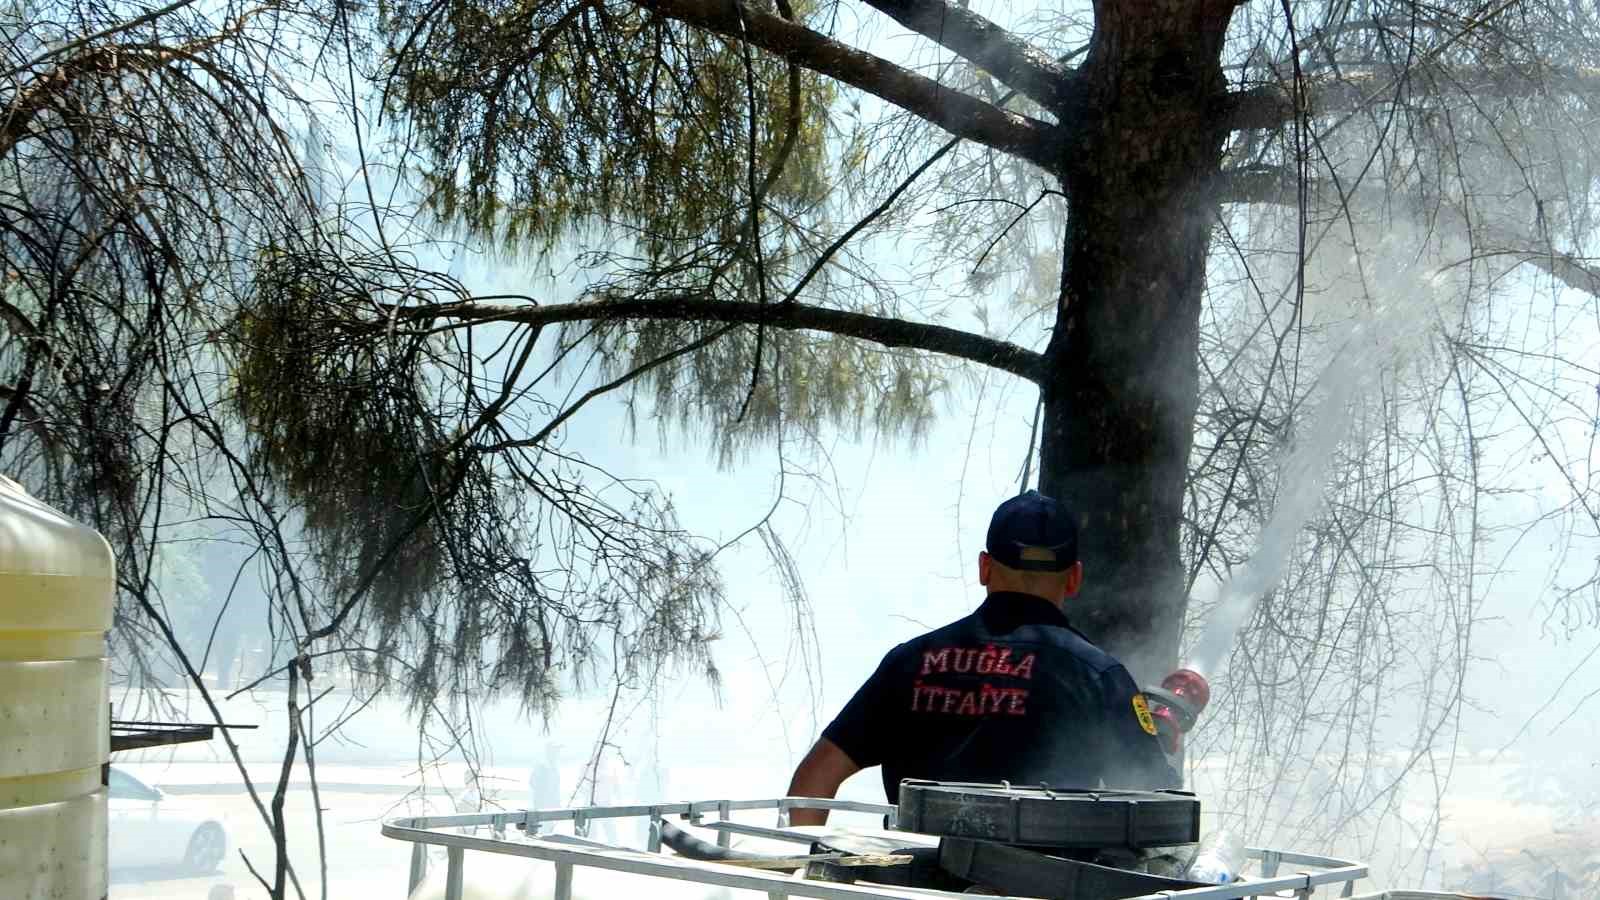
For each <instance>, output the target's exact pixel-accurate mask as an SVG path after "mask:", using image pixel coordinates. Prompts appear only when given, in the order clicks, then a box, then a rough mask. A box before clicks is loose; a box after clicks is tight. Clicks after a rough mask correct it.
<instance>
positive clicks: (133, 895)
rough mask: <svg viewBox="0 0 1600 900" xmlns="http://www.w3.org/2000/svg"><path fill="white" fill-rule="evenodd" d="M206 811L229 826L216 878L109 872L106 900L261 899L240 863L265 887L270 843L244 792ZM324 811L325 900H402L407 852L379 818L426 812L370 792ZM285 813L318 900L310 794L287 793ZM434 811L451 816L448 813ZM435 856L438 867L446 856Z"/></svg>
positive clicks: (219, 799)
mask: <svg viewBox="0 0 1600 900" xmlns="http://www.w3.org/2000/svg"><path fill="white" fill-rule="evenodd" d="M207 803H208V805H209V804H215V806H214V808H215V809H216V810H217V811H218V812H220V813H221V814H223V815H224V816H225V817H226V821H227V823H228V825H229V838H230V841H229V843H230V846H229V849H228V855H227V857H226V858H225V859H224V860H223V862H222V865H221V866H219V867H218V870H217V872H216V873H215V874H213V875H210V876H206V877H198V878H197V877H192V876H189V875H186V874H184V873H182V872H177V871H172V870H162V869H113V870H112V872H111V900H144V898H161V900H211V898H210V896H209V895H210V892H211V890H212V888H213V886H215V885H223V884H227V885H232V886H233V887H234V893H235V896H236V897H237V898H238V900H244V898H246V897H261V896H264V895H265V891H264V890H263V889H262V888H261V885H260V884H259V883H258V882H257V881H256V880H255V878H254V877H253V876H252V875H251V874H250V871H249V869H248V868H247V867H246V864H245V861H244V857H248V859H249V861H250V863H251V864H252V865H254V866H255V867H256V868H257V870H258V871H262V873H263V874H264V875H266V877H267V878H268V879H269V880H270V879H271V877H272V873H271V867H272V861H273V853H272V839H271V837H270V835H269V833H268V832H267V829H266V828H265V827H264V826H263V825H262V823H261V819H260V817H259V814H258V813H257V812H256V811H255V808H254V806H253V805H252V803H251V802H250V798H249V795H247V794H245V793H243V792H242V790H241V791H240V792H239V793H234V794H220V795H212V796H210V797H208V798H207ZM322 806H323V809H324V812H323V824H324V830H325V834H326V841H327V857H328V865H329V869H328V874H327V881H328V894H327V895H328V897H330V898H339V900H343V898H359V900H404V897H405V893H406V875H407V871H408V868H407V867H408V864H409V860H410V845H408V844H404V843H402V842H399V841H392V840H389V839H386V838H384V837H382V836H381V835H380V834H379V826H380V823H381V821H382V820H383V819H384V818H388V817H393V816H399V815H406V814H407V813H408V811H409V812H413V813H420V812H422V811H423V810H422V809H420V808H419V806H418V805H417V804H416V802H415V801H411V806H410V807H409V810H408V807H407V805H406V801H405V799H404V798H403V797H402V796H401V795H400V794H397V793H391V794H379V793H374V792H360V793H357V792H325V793H323V794H322ZM286 810H287V812H288V821H289V823H290V847H291V854H290V855H291V858H292V859H293V861H294V863H295V867H296V871H297V872H298V874H299V876H300V883H301V885H302V886H303V887H304V888H305V892H306V896H307V897H308V898H312V900H319V898H320V897H321V896H322V893H321V883H322V876H321V873H320V872H319V870H318V865H317V838H316V824H315V816H314V814H313V807H312V804H311V794H310V792H309V791H294V792H291V793H290V795H289V800H288V804H287V806H286ZM434 811H435V812H448V809H439V808H436V809H435V810H434ZM240 851H243V854H244V857H241V855H240ZM439 854H440V859H441V860H442V859H443V851H442V850H441V851H439ZM291 896H293V895H292V894H291Z"/></svg>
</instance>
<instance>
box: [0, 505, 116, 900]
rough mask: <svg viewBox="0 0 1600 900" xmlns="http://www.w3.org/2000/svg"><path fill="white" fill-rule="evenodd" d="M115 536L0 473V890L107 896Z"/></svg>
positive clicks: (28, 897) (32, 898)
mask: <svg viewBox="0 0 1600 900" xmlns="http://www.w3.org/2000/svg"><path fill="white" fill-rule="evenodd" d="M114 590H115V581H114V575H113V563H112V556H111V547H110V546H109V545H108V544H106V542H105V539H104V538H102V537H101V536H100V535H99V534H98V533H97V532H95V531H94V530H92V529H89V528H85V527H84V526H82V525H79V524H78V523H76V522H74V521H72V520H71V519H68V518H67V517H66V516H64V515H62V514H61V513H60V512H58V511H56V510H54V509H52V508H50V507H49V506H46V505H45V504H43V503H40V502H39V501H38V500H35V499H34V498H32V497H30V496H28V494H27V492H26V491H24V490H23V489H22V487H21V486H20V485H18V484H17V483H16V482H15V481H12V480H11V479H9V478H6V477H5V476H0V897H3V898H5V900H13V898H15V900H36V898H46V897H48V898H57V897H60V898H72V900H79V898H100V897H104V896H106V792H105V789H104V788H103V787H102V786H101V775H100V771H101V766H102V765H103V764H104V763H105V762H106V760H107V758H108V757H109V755H110V749H111V747H110V740H111V738H110V727H111V726H110V721H109V719H110V708H109V706H108V695H107V691H106V630H107V629H108V628H110V627H111V610H112V599H113V596H114Z"/></svg>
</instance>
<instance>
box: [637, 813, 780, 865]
mask: <svg viewBox="0 0 1600 900" xmlns="http://www.w3.org/2000/svg"><path fill="white" fill-rule="evenodd" d="M661 843H663V844H665V845H667V846H668V847H671V848H672V852H674V853H676V854H678V855H679V856H682V857H685V858H688V859H699V860H705V861H708V862H722V861H726V860H730V859H784V858H785V857H784V856H783V855H781V854H779V855H768V854H765V853H750V852H748V851H745V850H734V849H733V848H731V847H722V846H718V845H717V844H713V843H711V842H710V841H702V840H701V839H699V838H697V837H695V836H694V835H692V834H690V833H689V832H687V831H684V830H683V829H682V828H679V827H678V826H676V825H674V824H672V823H671V822H668V821H667V820H666V819H662V820H661Z"/></svg>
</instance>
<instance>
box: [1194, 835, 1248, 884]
mask: <svg viewBox="0 0 1600 900" xmlns="http://www.w3.org/2000/svg"><path fill="white" fill-rule="evenodd" d="M1244 861H1245V857H1244V840H1243V839H1242V838H1240V837H1239V832H1237V831H1235V830H1234V829H1232V828H1218V829H1216V830H1215V831H1212V832H1211V833H1210V834H1208V835H1206V836H1205V838H1204V839H1203V840H1202V841H1200V846H1199V847H1198V848H1197V849H1196V852H1195V857H1194V862H1192V863H1190V864H1189V868H1187V869H1185V870H1184V873H1183V877H1184V878H1186V879H1188V880H1189V881H1198V882H1202V883H1204V884H1228V883H1230V882H1232V881H1233V880H1234V879H1236V878H1238V877H1239V873H1240V872H1241V871H1243V870H1244Z"/></svg>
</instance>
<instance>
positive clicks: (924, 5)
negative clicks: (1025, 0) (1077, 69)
mask: <svg viewBox="0 0 1600 900" xmlns="http://www.w3.org/2000/svg"><path fill="white" fill-rule="evenodd" d="M867 3H868V5H870V6H871V7H872V8H873V9H876V10H877V11H879V12H881V13H883V14H884V15H886V16H888V17H889V18H891V19H894V20H895V21H896V22H899V23H900V24H901V25H904V26H905V27H906V28H909V29H911V30H912V31H915V32H916V33H917V34H920V35H922V36H923V37H926V38H929V39H931V40H933V41H936V42H938V43H939V44H940V45H941V46H943V47H945V48H946V49H948V50H950V51H951V52H953V53H955V54H956V55H957V56H960V57H961V58H962V59H965V60H967V61H968V62H971V63H972V64H974V65H976V66H980V67H982V68H983V69H985V70H987V71H988V72H989V73H990V74H992V75H994V76H995V77H996V78H998V79H999V80H1000V81H1001V82H1002V83H1004V84H1006V85H1007V86H1008V87H1013V88H1016V89H1017V91H1018V92H1020V93H1021V94H1022V95H1023V96H1025V97H1028V98H1029V99H1031V100H1033V101H1035V102H1037V103H1038V104H1039V105H1040V106H1043V107H1045V108H1046V109H1050V110H1054V111H1056V112H1058V113H1059V112H1060V111H1061V110H1063V109H1064V108H1066V107H1068V106H1070V105H1071V102H1072V99H1071V98H1072V93H1073V87H1074V82H1073V73H1072V70H1071V69H1068V68H1067V67H1066V66H1063V65H1061V64H1060V63H1058V62H1056V61H1055V60H1054V59H1051V58H1050V56H1049V54H1046V53H1045V52H1044V51H1042V50H1040V49H1039V48H1037V47H1035V46H1033V45H1032V44H1029V43H1028V42H1027V41H1025V40H1023V39H1021V38H1019V37H1017V36H1016V35H1015V34H1013V33H1011V32H1010V31H1008V30H1006V29H1004V28H1001V27H1000V26H998V25H996V24H995V23H993V22H991V21H989V20H988V19H986V18H984V17H983V16H980V15H978V14H977V13H975V12H973V11H972V10H970V9H968V8H967V7H966V6H964V5H963V6H956V5H955V4H952V3H949V2H946V0H867Z"/></svg>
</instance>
